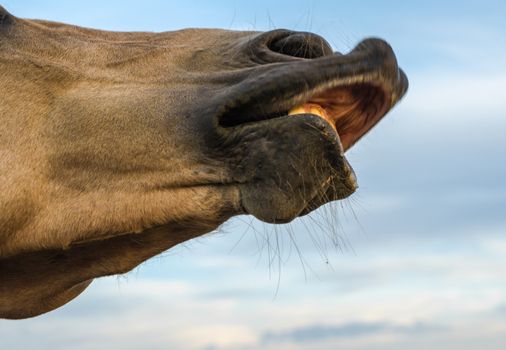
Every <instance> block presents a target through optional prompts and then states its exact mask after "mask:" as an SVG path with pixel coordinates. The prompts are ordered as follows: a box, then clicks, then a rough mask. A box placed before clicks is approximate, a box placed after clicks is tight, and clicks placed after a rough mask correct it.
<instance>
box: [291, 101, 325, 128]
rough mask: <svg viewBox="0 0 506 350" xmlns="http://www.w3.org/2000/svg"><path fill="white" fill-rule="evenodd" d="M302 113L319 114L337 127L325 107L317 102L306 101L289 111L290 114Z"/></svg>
mask: <svg viewBox="0 0 506 350" xmlns="http://www.w3.org/2000/svg"><path fill="white" fill-rule="evenodd" d="M300 114H313V115H317V116H319V117H321V118H323V119H325V120H326V121H327V122H329V124H330V125H332V127H333V128H334V129H335V124H334V121H333V120H332V118H331V117H330V116H329V114H328V113H327V111H326V110H325V108H323V107H322V106H320V105H318V104H316V103H305V104H303V105H300V106H296V107H294V108H292V109H290V111H288V115H300Z"/></svg>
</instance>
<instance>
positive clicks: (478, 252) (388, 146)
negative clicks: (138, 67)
mask: <svg viewBox="0 0 506 350" xmlns="http://www.w3.org/2000/svg"><path fill="white" fill-rule="evenodd" d="M505 4H506V3H505V2H501V1H488V2H481V1H480V2H479V1H474V2H471V1H458V2H456V1H455V2H437V1H419V2H417V3H415V2H407V1H381V2H379V1H276V2H275V1H250V2H243V1H213V2H211V1H189V0H188V1H184V2H181V1H174V2H166V1H142V2H139V1H108V2H107V4H105V2H102V1H89V0H88V1H72V2H70V1H44V2H43V3H42V2H38V1H20V0H15V1H3V2H2V5H3V6H4V7H6V8H7V10H9V11H10V12H11V13H13V14H14V15H17V16H20V17H28V18H44V19H50V20H56V21H63V22H68V23H73V24H77V25H82V26H88V27H94V28H102V29H110V30H149V31H163V30H173V29H180V28H185V27H219V28H229V29H238V30H246V29H247V30H252V29H253V30H269V29H274V28H279V27H284V28H290V29H296V30H304V31H307V30H310V31H314V32H317V33H319V34H321V35H323V36H325V37H326V38H327V39H328V40H329V41H330V42H331V44H332V45H333V46H334V47H335V49H337V50H340V51H347V50H349V49H350V48H352V47H353V46H354V45H355V44H356V43H357V42H358V41H360V40H361V39H362V38H364V37H367V36H379V37H382V38H385V39H386V40H388V41H389V42H390V43H391V45H392V46H393V47H394V49H395V51H396V53H397V57H398V60H399V63H400V65H401V66H402V68H403V69H404V70H405V71H406V73H407V74H408V76H409V79H410V90H409V92H408V95H407V96H406V97H405V99H404V100H403V101H402V102H401V104H399V105H398V106H397V107H396V108H395V110H393V111H392V112H391V113H390V115H389V116H388V117H387V118H386V119H385V120H384V121H382V123H380V125H379V126H378V127H377V128H375V129H374V130H373V131H372V132H371V133H370V134H368V135H367V137H366V138H364V139H363V140H362V141H361V142H360V143H359V144H358V145H357V146H356V147H355V148H353V149H352V150H351V151H350V152H349V159H350V162H351V163H352V164H353V166H354V168H355V170H356V173H357V175H358V178H359V183H360V189H359V191H358V193H357V194H356V195H354V196H353V197H352V198H351V199H349V200H346V201H344V202H340V203H332V204H330V205H328V206H326V207H324V208H322V209H321V210H319V211H318V212H316V213H314V214H312V215H311V217H309V218H304V219H301V220H296V221H295V222H293V223H292V224H290V225H285V226H277V227H275V226H271V225H266V224H263V223H259V222H257V221H255V220H253V219H252V218H250V217H246V216H243V217H239V218H236V219H233V220H230V221H229V222H227V223H226V224H225V225H224V227H223V228H222V229H221V230H220V232H218V233H214V234H210V235H208V236H206V237H203V238H199V239H197V240H195V241H192V242H189V243H187V244H184V245H182V246H179V247H176V248H175V249H173V250H171V251H169V252H167V253H165V254H163V256H161V257H158V258H155V259H152V260H150V261H149V262H147V263H145V264H143V265H142V266H141V267H140V268H138V269H136V270H135V271H134V272H132V273H130V274H128V275H127V276H125V277H111V278H104V279H100V280H98V281H95V282H94V283H93V285H92V286H91V287H90V288H89V289H88V290H87V291H86V292H85V293H84V294H83V295H82V296H80V297H79V298H78V299H76V300H75V301H73V302H71V303H70V304H68V305H66V306H65V307H63V308H61V309H59V310H57V311H55V312H52V313H50V314H47V315H44V316H41V317H38V318H34V319H31V320H27V321H14V322H12V321H0V348H2V349H4V348H5V349H18V348H19V349H41V348H51V349H67V348H70V347H72V348H73V349H103V348H109V349H116V348H118V349H139V348H149V349H167V348H170V349H198V350H204V349H207V350H211V349H220V350H221V349H224V350H228V349H244V350H246V349H258V348H263V349H287V350H288V349H305V350H306V349H319V350H326V349H336V348H338V349H339V348H343V349H393V350H395V349H406V348H409V349H426V348H436V349H459V350H465V349H476V348H478V347H483V348H486V349H503V348H504V344H506V235H505V233H506V215H505V209H506V183H505V181H504V179H505V178H506V163H505V161H504V158H505V155H506V115H505V114H506V113H505V110H506V94H505V92H504V87H505V86H506V69H505V68H504V62H506V26H504V18H506V5H505ZM336 235H337V237H339V239H338V241H337V243H338V244H337V247H336V245H335V243H336V242H334V241H335V237H336ZM294 242H296V244H297V247H298V250H297V249H295V246H294ZM278 244H279V248H278ZM299 252H300V255H299Z"/></svg>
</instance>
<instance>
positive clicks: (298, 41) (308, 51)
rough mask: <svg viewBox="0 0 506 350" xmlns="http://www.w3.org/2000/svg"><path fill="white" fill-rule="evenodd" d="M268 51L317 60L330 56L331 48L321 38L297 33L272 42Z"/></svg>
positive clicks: (310, 34)
mask: <svg viewBox="0 0 506 350" xmlns="http://www.w3.org/2000/svg"><path fill="white" fill-rule="evenodd" d="M269 49H271V50H272V51H274V52H277V53H280V54H283V55H288V56H293V57H300V58H318V57H322V56H327V55H332V48H331V47H330V45H329V43H328V42H327V41H326V40H325V39H323V38H322V37H321V36H319V35H316V34H313V33H307V32H298V33H293V34H291V35H289V36H285V37H284V38H281V39H279V40H274V41H272V42H271V43H270V44H269Z"/></svg>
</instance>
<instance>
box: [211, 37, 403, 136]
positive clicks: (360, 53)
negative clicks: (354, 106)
mask: <svg viewBox="0 0 506 350" xmlns="http://www.w3.org/2000/svg"><path fill="white" fill-rule="evenodd" d="M258 69H259V71H258V73H257V74H255V75H252V77H251V78H248V79H246V80H244V81H242V82H241V83H239V84H238V85H236V86H235V87H234V88H233V89H232V93H231V92H230V90H228V91H227V92H226V94H227V97H226V98H225V97H224V96H221V94H219V96H218V99H219V100H221V101H229V102H228V103H227V104H225V105H222V107H221V109H220V111H219V113H218V117H217V124H218V125H219V126H221V127H234V126H239V125H241V124H244V123H248V122H254V121H260V120H265V119H272V118H273V117H277V116H282V115H286V114H287V112H288V110H290V109H291V108H293V107H295V106H297V105H301V104H303V103H305V102H307V101H308V100H310V98H311V97H312V96H315V95H318V94H321V93H323V92H324V91H326V90H329V89H333V88H337V87H340V86H351V85H356V84H370V85H373V86H376V87H378V88H379V89H381V90H382V91H384V93H385V95H386V97H387V99H388V101H386V110H388V109H390V108H391V107H392V106H393V105H394V104H395V103H397V102H398V101H399V100H400V99H401V98H402V96H403V95H404V94H405V92H406V90H407V88H408V80H407V77H406V75H405V74H404V72H403V71H402V70H401V69H400V68H399V67H398V65H397V60H396V58H395V54H394V52H393V50H392V48H391V47H390V45H388V43H386V42H385V41H383V40H381V39H366V40H364V41H362V42H361V43H359V44H358V45H357V46H356V47H355V48H354V49H353V50H352V51H351V52H349V53H348V54H346V55H340V54H334V55H331V56H323V57H320V58H316V59H307V60H304V59H297V60H294V61H292V62H283V63H272V64H266V65H262V66H260V67H259V68H258ZM231 95H232V96H231Z"/></svg>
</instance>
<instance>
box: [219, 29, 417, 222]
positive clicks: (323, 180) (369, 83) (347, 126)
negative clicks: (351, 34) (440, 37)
mask: <svg viewBox="0 0 506 350" xmlns="http://www.w3.org/2000/svg"><path fill="white" fill-rule="evenodd" d="M276 35H279V36H281V37H282V38H283V39H282V40H285V41H286V38H289V37H290V34H289V33H286V32H285V31H274V33H272V32H271V33H270V37H269V38H268V40H264V42H261V43H260V44H259V43H255V42H254V43H253V44H252V46H253V47H254V48H256V50H257V51H259V52H261V53H262V55H261V57H262V61H263V63H265V62H268V63H269V64H265V65H264V66H262V68H263V71H262V72H261V73H260V74H259V75H256V76H255V78H254V79H251V80H246V81H244V82H243V83H241V84H240V85H239V86H238V87H237V89H236V90H235V93H234V95H235V97H234V98H232V99H231V100H230V101H231V102H229V103H228V104H227V105H226V106H224V108H223V109H222V110H221V114H220V115H219V118H218V123H219V126H220V127H222V128H223V129H228V130H230V129H241V128H251V127H254V126H257V127H260V126H261V125H263V126H264V127H265V128H277V129H284V131H283V132H278V136H277V138H278V139H279V140H280V141H279V143H283V142H285V143H290V144H291V145H293V147H294V150H293V152H291V153H290V151H288V152H287V153H286V154H287V157H290V156H295V157H297V153H299V154H302V153H304V146H301V144H304V143H307V145H310V146H308V147H309V148H311V149H312V150H313V151H312V155H308V156H307V157H306V159H305V161H306V164H302V163H301V164H299V165H293V166H292V168H294V169H295V172H297V173H298V174H299V175H300V177H303V176H306V177H311V178H313V180H312V183H308V181H307V180H300V183H299V187H301V188H302V189H303V191H304V195H301V196H299V199H298V200H297V199H294V197H293V195H294V192H293V188H294V187H295V188H297V187H298V186H297V185H295V184H293V183H291V182H290V181H291V180H290V176H291V175H286V177H285V178H283V175H281V177H282V178H283V179H282V180H280V181H278V182H277V184H276V187H277V189H278V190H279V191H278V192H282V193H283V194H282V195H281V197H284V201H285V202H290V203H295V202H300V203H298V204H297V205H295V207H296V208H295V207H294V208H292V209H290V210H287V212H290V213H291V214H288V215H274V216H272V217H270V218H267V219H266V215H264V214H260V215H256V211H257V209H259V207H258V205H256V204H255V205H253V204H251V203H250V205H249V207H250V208H252V207H254V210H248V208H247V207H248V205H246V211H247V212H249V213H252V214H254V215H256V216H257V217H260V218H261V219H262V220H264V221H271V222H284V221H289V220H291V219H293V218H294V217H296V216H298V215H303V214H305V213H308V212H310V211H311V210H313V209H315V208H317V207H318V206H320V205H322V204H324V203H326V202H328V201H330V200H335V199H342V198H345V197H347V196H349V195H350V194H351V193H353V192H354V191H355V190H356V188H357V182H356V178H355V174H354V172H353V169H352V168H351V166H350V164H349V163H348V161H347V160H346V158H345V157H344V152H345V151H346V150H348V149H349V148H350V147H352V146H353V145H354V144H355V143H356V142H357V141H358V140H359V139H360V138H361V137H362V136H364V135H365V134H366V133H367V132H368V131H369V130H371V129H372V128H373V127H374V125H376V124H377V123H378V122H379V121H380V120H381V119H382V118H383V116H385V114H386V113H387V112H388V111H389V110H390V109H391V108H392V107H393V106H394V105H395V104H396V103H397V102H398V101H399V100H400V99H401V98H402V96H403V95H404V94H405V92H406V91H407V88H408V80H407V78H406V75H405V74H404V72H403V71H402V70H401V69H400V68H399V67H398V65H397V60H396V58H395V54H394V53H393V50H392V48H391V47H390V45H388V44H387V43H386V42H385V41H383V40H381V39H367V40H364V41H362V42H361V43H360V44H358V45H357V46H356V47H355V48H354V49H353V50H352V51H351V52H350V53H348V54H346V55H342V54H340V53H332V52H331V50H330V47H328V48H324V49H322V50H320V54H319V55H315V54H314V52H315V51H317V49H316V48H311V47H310V49H309V50H306V51H308V52H310V53H311V55H308V56H310V57H301V55H294V54H293V51H292V55H287V52H286V50H285V51H284V52H283V53H280V52H279V51H278V52H272V47H273V44H272V42H276V40H281V39H279V38H278V39H276ZM295 35H296V36H299V37H300V34H295ZM303 38H304V41H305V43H306V44H307V43H308V42H310V40H311V39H313V41H315V46H316V47H319V46H322V45H323V44H322V42H321V40H323V39H320V37H317V36H314V35H312V34H309V33H307V34H305V36H304V37H303ZM314 38H316V39H314ZM298 40H300V39H298ZM262 43H263V44H264V47H262V45H261V44H262ZM327 45H328V44H327ZM274 46H275V45H274ZM259 47H260V49H258V48H259ZM280 59H281V60H282V62H279V60H280ZM300 120H303V121H304V123H305V124H306V126H307V125H310V124H313V125H311V126H312V127H313V128H314V127H318V128H319V129H320V140H319V141H320V142H321V143H326V144H327V146H328V145H329V144H330V145H331V146H332V147H330V148H331V149H332V150H331V151H330V152H328V149H329V147H324V148H325V149H323V148H322V149H318V146H314V144H313V143H312V142H313V141H308V140H307V139H304V138H303V137H298V136H297V137H295V136H288V135H289V134H295V133H299V131H298V130H297V131H296V132H295V131H293V130H291V128H289V127H287V126H286V125H289V124H290V123H292V124H294V123H297V121H300ZM322 122H323V123H322ZM322 124H323V125H322ZM308 137H309V136H308ZM284 149H285V148H284ZM318 153H320V154H323V153H325V155H324V156H319V155H318ZM301 157H302V158H304V156H302V155H301ZM292 163H294V162H292ZM295 163H296V162H295ZM309 164H316V166H313V168H315V167H318V168H319V169H323V168H325V167H328V168H331V170H329V171H326V170H323V173H322V172H321V171H320V172H319V173H318V174H315V173H314V171H313V173H312V174H309V172H308V171H307V170H304V167H306V168H307V167H308V166H309ZM274 167H276V168H277V169H278V172H277V173H278V175H277V176H278V177H280V175H279V174H286V173H285V172H284V171H283V167H286V166H284V165H281V160H280V161H279V162H277V163H276V164H275V165H274ZM258 177H262V175H259V176H258ZM284 181H285V182H288V183H289V186H285V185H284V184H283V182H284ZM271 187H272V186H271ZM308 188H310V189H311V190H309V191H308ZM271 190H272V189H271ZM258 191H260V189H255V191H254V192H258ZM290 191H291V192H292V193H291V195H287V193H288V192H290ZM299 191H302V190H300V189H299ZM244 192H248V193H249V192H251V190H247V191H244ZM245 197H249V195H246V196H245ZM254 197H255V200H257V201H259V202H261V203H267V207H269V208H270V209H273V207H276V205H280V203H278V201H279V198H278V199H273V198H269V199H267V200H265V198H264V197H265V196H259V195H256V196H254ZM268 197H269V196H268ZM246 202H252V201H246ZM274 203H276V204H274ZM282 206H283V207H284V208H286V205H282ZM288 206H290V205H288ZM277 209H279V208H277ZM260 211H262V210H260ZM274 211H275V210H274ZM283 211H284V209H283V208H282V209H281V212H283ZM262 212H263V211H262ZM295 213H296V214H295ZM285 214H286V213H285ZM267 216H269V215H267ZM281 217H283V218H282V219H280V218H281Z"/></svg>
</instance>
